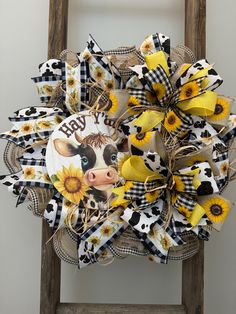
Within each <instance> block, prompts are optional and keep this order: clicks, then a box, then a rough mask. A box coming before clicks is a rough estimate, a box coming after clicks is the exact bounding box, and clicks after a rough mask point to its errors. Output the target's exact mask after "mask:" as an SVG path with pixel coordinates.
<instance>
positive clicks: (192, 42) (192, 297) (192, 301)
mask: <svg viewBox="0 0 236 314" xmlns="http://www.w3.org/2000/svg"><path fill="white" fill-rule="evenodd" d="M67 21H68V0H50V5H49V34H48V58H52V57H57V56H59V54H60V52H61V51H62V50H63V49H65V48H66V45H67ZM205 40H206V0H185V44H186V46H188V47H189V48H191V49H192V51H193V52H194V54H195V56H196V57H197V59H200V58H204V57H205V50H206V43H205ZM51 236H52V231H51V229H50V228H49V226H48V224H47V222H45V221H43V224H42V254H41V295H40V314H55V313H57V314H62V313H63V314H72V313H73V314H89V313H93V314H97V313H116V314H118V313H119V314H123V313H127V314H128V313H129V314H132V313H133V314H145V313H148V314H154V313H155V314H184V313H185V314H203V311H204V310H203V299H204V297H203V295H204V245H203V242H202V241H201V242H200V249H199V252H198V253H197V254H196V255H195V256H193V257H192V258H190V259H188V260H186V261H183V263H182V304H180V305H140V304H138V305H127V304H82V303H81V304H69V303H60V284H61V282H60V281H61V267H60V260H59V258H58V257H57V256H56V254H55V252H54V250H53V247H52V241H51V242H49V244H47V245H46V244H45V243H46V242H47V241H48V239H49V238H50V237H51Z"/></svg>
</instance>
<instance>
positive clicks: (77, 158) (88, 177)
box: [46, 111, 122, 208]
mask: <svg viewBox="0 0 236 314" xmlns="http://www.w3.org/2000/svg"><path fill="white" fill-rule="evenodd" d="M113 133H114V127H113V123H112V121H110V120H109V119H108V118H107V116H106V115H105V113H97V114H96V115H91V114H89V113H88V112H86V111H84V112H82V113H80V114H79V115H78V114H74V115H73V116H71V117H69V118H67V119H65V120H63V122H62V123H61V124H60V125H59V126H58V127H57V128H56V129H55V130H54V132H53V134H52V135H51V136H50V139H49V142H48V145H47V152H46V165H47V171H48V173H49V176H50V178H51V180H52V182H53V184H54V187H55V188H56V189H57V190H58V191H59V192H60V193H61V194H62V195H63V196H64V197H65V198H66V199H68V200H69V201H71V202H73V203H75V204H80V205H82V204H83V206H84V204H85V203H86V206H88V207H90V206H89V204H93V205H94V204H96V205H97V204H100V205H101V203H103V207H104V204H105V203H108V199H109V198H110V196H111V189H112V188H113V187H114V185H115V184H116V183H117V182H118V181H119V176H118V169H117V165H118V159H119V158H121V157H122V153H121V152H119V151H118V148H117V145H116V143H115V142H114V141H113V140H112V134H113ZM89 200H90V202H89ZM92 207H96V208H97V207H98V206H92Z"/></svg>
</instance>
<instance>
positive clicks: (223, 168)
mask: <svg viewBox="0 0 236 314" xmlns="http://www.w3.org/2000/svg"><path fill="white" fill-rule="evenodd" d="M228 169H229V164H228V163H227V162H226V161H225V162H223V163H222V164H221V165H220V170H221V172H222V173H223V174H224V175H225V176H226V175H227V174H228Z"/></svg>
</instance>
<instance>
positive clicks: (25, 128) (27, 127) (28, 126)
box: [20, 122, 33, 134]
mask: <svg viewBox="0 0 236 314" xmlns="http://www.w3.org/2000/svg"><path fill="white" fill-rule="evenodd" d="M20 131H21V132H22V133H24V134H29V133H30V132H31V131H33V126H32V124H30V123H27V122H26V123H24V124H22V126H21V127H20Z"/></svg>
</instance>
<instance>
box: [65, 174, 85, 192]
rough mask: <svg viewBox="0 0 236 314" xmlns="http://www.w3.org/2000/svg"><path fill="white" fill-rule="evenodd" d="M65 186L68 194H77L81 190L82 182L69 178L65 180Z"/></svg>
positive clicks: (75, 178)
mask: <svg viewBox="0 0 236 314" xmlns="http://www.w3.org/2000/svg"><path fill="white" fill-rule="evenodd" d="M64 186H65V189H66V191H67V192H69V193H76V192H79V190H80V188H81V181H80V179H79V178H77V177H69V178H66V179H65V182H64Z"/></svg>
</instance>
